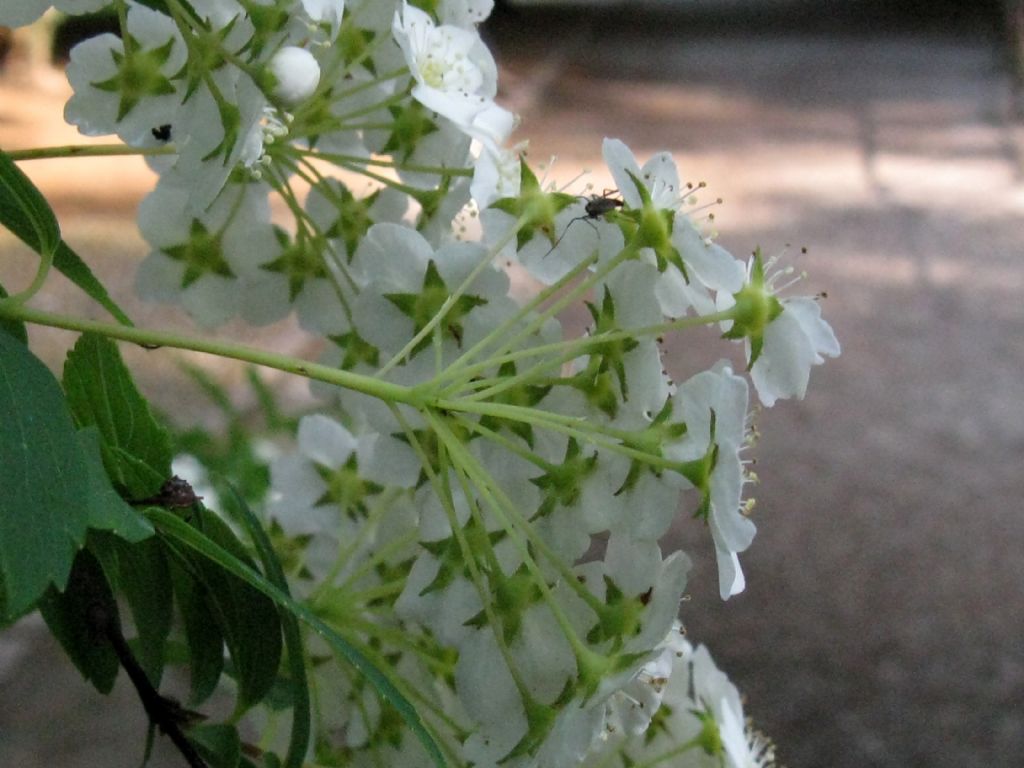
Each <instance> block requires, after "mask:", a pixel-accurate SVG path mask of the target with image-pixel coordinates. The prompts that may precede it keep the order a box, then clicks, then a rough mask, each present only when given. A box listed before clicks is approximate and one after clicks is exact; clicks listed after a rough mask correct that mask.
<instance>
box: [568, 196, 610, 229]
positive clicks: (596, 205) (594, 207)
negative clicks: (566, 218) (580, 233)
mask: <svg viewBox="0 0 1024 768" xmlns="http://www.w3.org/2000/svg"><path fill="white" fill-rule="evenodd" d="M616 192H618V190H617V189H606V190H605V191H604V192H602V193H601V194H600V195H591V196H590V198H589V199H588V200H587V204H586V205H584V206H583V210H584V211H586V215H585V216H578V217H576V218H575V219H573V220H572V221H580V220H581V219H582V220H584V221H585V220H587V219H600V218H601V217H602V216H604V215H605V214H606V213H611V212H612V211H614V210H615V209H616V208H621V207H622V206H623V204H624V203H623V200H622V198H621V197H612V195H614V194H615V193H616ZM572 221H570V222H569V224H572ZM566 229H569V227H568V225H567V226H566Z"/></svg>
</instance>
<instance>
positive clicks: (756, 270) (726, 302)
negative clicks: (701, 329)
mask: <svg viewBox="0 0 1024 768" xmlns="http://www.w3.org/2000/svg"><path fill="white" fill-rule="evenodd" d="M773 262H774V259H771V260H769V262H768V264H763V263H762V260H761V255H760V252H755V254H754V256H753V257H752V258H751V260H750V262H749V264H748V266H747V274H748V277H747V284H746V285H745V286H743V288H741V289H740V290H739V291H737V292H736V293H735V294H731V293H728V292H726V291H723V292H720V293H719V294H718V297H717V303H718V307H719V309H730V308H732V307H734V306H735V307H737V310H738V314H737V315H736V318H735V320H734V321H731V322H727V323H724V324H723V328H724V329H725V331H726V333H725V335H726V337H727V338H733V339H739V338H743V339H744V341H745V344H746V349H747V361H748V363H752V365H751V366H750V378H751V380H753V382H754V387H755V388H756V389H757V394H758V397H759V398H760V399H761V402H762V403H764V404H765V405H766V406H768V407H771V406H773V405H774V404H775V401H776V400H778V399H780V398H788V397H798V398H803V396H804V394H805V393H806V392H807V382H808V380H809V379H810V376H811V366H814V365H821V364H822V363H824V362H825V357H824V356H826V355H827V356H828V357H838V356H839V352H840V349H839V341H838V340H837V339H836V336H835V333H833V331H832V327H831V326H830V325H829V324H828V323H827V322H825V321H824V320H823V319H822V318H821V306H820V304H819V302H818V301H817V300H816V299H814V298H811V297H808V296H801V297H796V298H787V299H779V298H777V296H776V293H777V292H778V290H779V289H777V288H776V287H775V283H776V282H777V281H778V279H779V278H780V277H781V276H783V275H788V274H789V273H790V272H791V271H792V270H788V269H786V270H779V271H777V272H774V273H772V274H770V275H768V276H767V277H766V276H765V271H766V270H767V269H769V268H770V267H771V266H772V264H773ZM766 320H767V324H765V321H766Z"/></svg>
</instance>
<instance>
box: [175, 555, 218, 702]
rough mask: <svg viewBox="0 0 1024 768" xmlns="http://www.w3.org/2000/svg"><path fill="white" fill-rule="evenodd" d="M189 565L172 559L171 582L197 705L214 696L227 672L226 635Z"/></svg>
mask: <svg viewBox="0 0 1024 768" xmlns="http://www.w3.org/2000/svg"><path fill="white" fill-rule="evenodd" d="M184 556H185V555H183V557H184ZM186 565H187V561H186V563H181V562H178V561H177V560H173V559H172V560H171V580H172V583H173V584H174V594H175V596H176V599H177V602H178V609H179V610H180V611H181V618H182V623H183V624H184V629H185V640H186V642H187V643H188V655H189V677H190V687H189V702H190V703H191V704H192V705H197V704H202V703H203V702H204V701H206V700H207V699H208V698H210V696H211V695H213V692H214V690H216V688H217V681H218V680H220V676H221V673H222V672H223V671H224V635H223V634H221V631H220V625H219V624H218V622H217V618H216V616H215V615H214V613H213V609H212V607H211V606H210V604H209V602H208V601H207V600H206V597H205V595H206V587H205V586H203V584H201V583H199V582H198V581H196V579H195V578H193V575H192V573H191V572H190V569H188V568H186V567H185V566H186Z"/></svg>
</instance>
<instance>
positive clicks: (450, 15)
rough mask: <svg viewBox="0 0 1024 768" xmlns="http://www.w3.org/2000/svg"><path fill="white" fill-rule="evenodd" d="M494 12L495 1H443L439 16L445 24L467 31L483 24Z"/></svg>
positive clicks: (438, 12)
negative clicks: (463, 28) (464, 28)
mask: <svg viewBox="0 0 1024 768" xmlns="http://www.w3.org/2000/svg"><path fill="white" fill-rule="evenodd" d="M493 10H494V0H441V6H440V8H438V11H437V15H438V16H439V17H440V19H441V23H443V24H454V25H455V26H456V27H466V28H467V29H469V28H471V27H475V26H476V25H477V24H482V23H483V22H484V21H486V20H487V17H488V16H490V15H491V11H493Z"/></svg>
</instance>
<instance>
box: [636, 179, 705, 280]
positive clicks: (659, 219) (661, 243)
mask: <svg viewBox="0 0 1024 768" xmlns="http://www.w3.org/2000/svg"><path fill="white" fill-rule="evenodd" d="M626 173H629V178H630V179H632V181H633V184H634V185H635V186H636V191H637V193H638V194H639V195H640V208H639V209H637V210H636V211H635V222H636V230H635V231H634V232H633V234H632V238H633V239H632V245H633V246H634V247H635V248H637V249H639V248H650V249H651V250H653V251H654V257H655V260H656V262H657V266H658V271H659V272H664V271H665V270H666V269H667V268H668V265H669V264H672V265H673V266H675V267H676V268H677V269H678V270H679V271H680V272H681V273H682V275H683V278H684V279H685V280H686V282H689V281H690V276H689V274H688V273H687V271H686V265H685V264H684V263H683V259H682V256H680V255H679V251H678V250H677V249H676V247H675V246H674V245H673V244H672V227H673V225H674V223H675V211H673V210H668V209H665V208H658V207H657V206H655V205H654V201H652V200H651V193H650V190H648V189H647V187H646V186H645V185H644V183H643V182H642V181H640V179H638V178H637V177H636V176H634V175H633V174H632V173H631V172H629V171H626ZM620 215H621V216H628V213H623V214H620Z"/></svg>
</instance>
